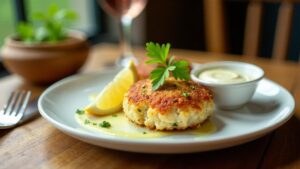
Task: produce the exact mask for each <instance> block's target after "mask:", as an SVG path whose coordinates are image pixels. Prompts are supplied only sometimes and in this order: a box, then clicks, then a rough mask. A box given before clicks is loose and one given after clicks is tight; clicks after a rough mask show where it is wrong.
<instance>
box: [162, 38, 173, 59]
mask: <svg viewBox="0 0 300 169" xmlns="http://www.w3.org/2000/svg"><path fill="white" fill-rule="evenodd" d="M170 47H171V45H170V43H167V44H162V46H161V52H162V53H161V58H162V60H163V61H164V63H166V61H167V57H168V54H169V50H170Z"/></svg>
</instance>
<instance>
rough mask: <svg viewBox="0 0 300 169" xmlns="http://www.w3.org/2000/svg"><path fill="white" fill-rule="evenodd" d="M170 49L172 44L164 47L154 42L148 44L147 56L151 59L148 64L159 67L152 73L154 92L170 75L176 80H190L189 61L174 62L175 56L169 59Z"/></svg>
mask: <svg viewBox="0 0 300 169" xmlns="http://www.w3.org/2000/svg"><path fill="white" fill-rule="evenodd" d="M170 47H171V45H170V43H167V44H162V45H159V44H158V43H153V42H148V43H146V51H147V56H148V57H149V58H150V59H149V60H147V61H146V63H147V64H158V65H159V66H158V67H157V68H156V69H154V70H153V71H152V72H151V73H150V79H151V80H152V90H157V89H158V88H159V87H160V86H162V85H163V84H164V83H165V80H166V79H167V78H168V77H169V76H170V74H171V75H173V76H174V78H175V79H181V80H189V79H190V70H189V63H188V62H187V61H183V60H180V61H174V56H172V57H171V58H170V59H168V54H169V50H170ZM170 72H172V73H170Z"/></svg>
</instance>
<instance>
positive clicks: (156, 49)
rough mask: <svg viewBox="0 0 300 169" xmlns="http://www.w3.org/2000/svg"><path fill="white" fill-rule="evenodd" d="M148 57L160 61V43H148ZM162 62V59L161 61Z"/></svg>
mask: <svg viewBox="0 0 300 169" xmlns="http://www.w3.org/2000/svg"><path fill="white" fill-rule="evenodd" d="M146 51H147V53H146V55H147V56H149V57H151V58H157V59H160V46H159V44H158V43H156V44H155V43H153V42H148V43H146ZM160 60H161V59H160Z"/></svg>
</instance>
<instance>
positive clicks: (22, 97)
mask: <svg viewBox="0 0 300 169" xmlns="http://www.w3.org/2000/svg"><path fill="white" fill-rule="evenodd" d="M30 95H31V92H30V91H24V90H23V91H14V92H12V93H11V95H10V96H9V99H8V101H7V103H6V105H4V108H3V109H2V110H0V129H6V128H10V127H13V126H15V125H16V124H18V122H19V121H20V120H21V118H22V117H23V115H24V112H25V110H26V107H27V105H28V102H29V98H30Z"/></svg>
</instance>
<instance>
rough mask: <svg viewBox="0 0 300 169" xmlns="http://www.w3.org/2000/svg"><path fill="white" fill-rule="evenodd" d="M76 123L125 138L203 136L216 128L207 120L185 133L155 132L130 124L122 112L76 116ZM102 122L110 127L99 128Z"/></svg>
mask: <svg viewBox="0 0 300 169" xmlns="http://www.w3.org/2000/svg"><path fill="white" fill-rule="evenodd" d="M75 118H76V121H77V122H78V123H79V124H80V125H81V126H82V127H84V128H86V129H89V130H93V131H96V132H101V133H105V134H109V135H114V136H120V137H127V138H159V137H163V136H170V135H194V136H205V135H209V134H212V133H214V132H216V130H217V127H216V126H215V125H214V123H212V122H211V121H210V120H207V121H206V122H205V123H204V124H202V126H201V127H199V128H197V129H189V130H185V131H168V132H166V131H156V130H149V129H147V128H145V127H141V126H138V125H135V124H133V123H131V122H130V121H129V120H128V119H127V118H126V117H125V115H124V113H123V112H120V113H117V114H113V115H106V116H93V115H89V114H86V113H84V114H76V115H75ZM103 121H106V122H109V123H110V125H111V126H110V127H108V128H105V127H101V126H100V124H102V123H103Z"/></svg>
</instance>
